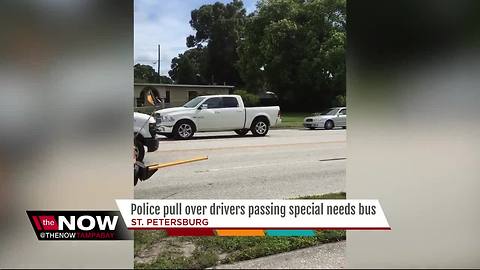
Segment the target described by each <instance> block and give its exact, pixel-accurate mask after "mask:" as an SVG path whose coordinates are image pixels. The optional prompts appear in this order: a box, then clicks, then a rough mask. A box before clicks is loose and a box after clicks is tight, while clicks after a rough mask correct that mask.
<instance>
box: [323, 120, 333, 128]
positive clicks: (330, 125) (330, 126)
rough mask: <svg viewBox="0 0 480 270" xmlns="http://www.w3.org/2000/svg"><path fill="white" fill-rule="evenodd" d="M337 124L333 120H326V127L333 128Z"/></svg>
mask: <svg viewBox="0 0 480 270" xmlns="http://www.w3.org/2000/svg"><path fill="white" fill-rule="evenodd" d="M334 126H335V125H334V124H333V121H332V120H328V121H327V122H325V126H324V127H325V129H332V128H333V127H334Z"/></svg>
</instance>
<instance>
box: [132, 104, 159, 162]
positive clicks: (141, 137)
mask: <svg viewBox="0 0 480 270" xmlns="http://www.w3.org/2000/svg"><path fill="white" fill-rule="evenodd" d="M155 129H156V121H155V118H154V117H150V115H147V114H143V113H138V112H134V113H133V136H134V147H135V148H134V151H135V158H136V160H138V161H142V160H143V157H144V156H145V147H147V151H148V152H153V151H155V150H157V149H158V140H157V139H156V138H155V137H156V135H157V134H156V130H155Z"/></svg>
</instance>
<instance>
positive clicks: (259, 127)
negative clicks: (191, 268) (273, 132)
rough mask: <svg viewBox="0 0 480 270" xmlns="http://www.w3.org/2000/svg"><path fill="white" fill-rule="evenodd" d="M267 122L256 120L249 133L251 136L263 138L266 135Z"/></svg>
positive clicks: (260, 119) (261, 119) (262, 119)
mask: <svg viewBox="0 0 480 270" xmlns="http://www.w3.org/2000/svg"><path fill="white" fill-rule="evenodd" d="M268 128H269V127H268V122H267V120H266V119H265V118H257V119H255V120H254V121H253V123H252V126H251V128H250V129H251V131H252V134H253V136H256V137H259V136H265V135H267V133H268Z"/></svg>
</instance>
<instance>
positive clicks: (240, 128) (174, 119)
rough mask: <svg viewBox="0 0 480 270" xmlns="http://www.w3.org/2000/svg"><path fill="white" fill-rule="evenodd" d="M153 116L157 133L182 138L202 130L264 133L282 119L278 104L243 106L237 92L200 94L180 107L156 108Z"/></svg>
mask: <svg viewBox="0 0 480 270" xmlns="http://www.w3.org/2000/svg"><path fill="white" fill-rule="evenodd" d="M155 119H156V121H157V133H158V134H161V135H164V136H166V137H168V138H176V139H183V140H185V139H190V138H191V137H192V136H193V134H194V133H195V132H205V131H235V132H236V133H237V134H238V135H240V136H243V135H245V134H247V133H248V131H251V132H252V134H253V135H254V136H265V135H266V134H267V133H268V130H269V128H270V127H271V126H274V125H276V124H279V123H280V122H281V119H280V107H279V106H267V107H245V106H244V104H243V100H242V98H241V97H240V96H238V95H212V96H199V97H196V98H194V99H192V100H190V101H189V102H187V103H186V104H185V105H183V106H182V107H176V108H168V109H163V110H159V111H156V112H155Z"/></svg>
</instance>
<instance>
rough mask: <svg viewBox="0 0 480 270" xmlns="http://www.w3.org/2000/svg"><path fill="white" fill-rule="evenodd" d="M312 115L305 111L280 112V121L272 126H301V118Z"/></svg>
mask: <svg viewBox="0 0 480 270" xmlns="http://www.w3.org/2000/svg"><path fill="white" fill-rule="evenodd" d="M310 115H312V114H311V113H306V112H286V113H282V123H280V124H279V125H277V126H275V127H274V128H302V127H303V119H304V118H305V117H307V116H310Z"/></svg>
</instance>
